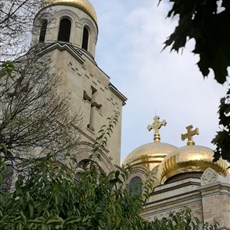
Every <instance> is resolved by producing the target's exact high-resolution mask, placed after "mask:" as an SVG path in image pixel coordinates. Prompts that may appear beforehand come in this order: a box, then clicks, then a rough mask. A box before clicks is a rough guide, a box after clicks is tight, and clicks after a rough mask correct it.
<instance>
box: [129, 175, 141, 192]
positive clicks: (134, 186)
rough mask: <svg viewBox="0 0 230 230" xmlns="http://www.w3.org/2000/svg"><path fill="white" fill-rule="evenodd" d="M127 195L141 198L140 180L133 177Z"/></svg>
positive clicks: (137, 177)
mask: <svg viewBox="0 0 230 230" xmlns="http://www.w3.org/2000/svg"><path fill="white" fill-rule="evenodd" d="M129 193H130V195H131V196H141V194H142V180H141V178H140V177H139V176H135V177H133V178H132V179H131V180H130V182H129Z"/></svg>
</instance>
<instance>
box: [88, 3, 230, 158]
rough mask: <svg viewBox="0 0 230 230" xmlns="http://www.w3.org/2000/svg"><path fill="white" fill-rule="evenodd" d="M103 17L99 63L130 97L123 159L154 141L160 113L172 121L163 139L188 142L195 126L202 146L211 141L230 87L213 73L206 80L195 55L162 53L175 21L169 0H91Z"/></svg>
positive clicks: (125, 113) (100, 19) (179, 143)
mask: <svg viewBox="0 0 230 230" xmlns="http://www.w3.org/2000/svg"><path fill="white" fill-rule="evenodd" d="M91 3H92V4H93V6H94V7H95V9H96V12H97V15H98V26H99V38H98V43H97V50H96V61H97V63H98V65H99V66H100V67H101V68H102V69H103V70H104V71H105V72H106V73H107V74H108V75H109V76H110V78H111V82H112V83H113V84H114V85H115V86H116V87H117V88H118V89H119V90H120V91H121V92H122V93H123V94H124V95H125V96H126V97H127V98H128V101H127V104H126V105H125V106H124V107H123V114H122V120H123V122H122V151H121V152H122V156H121V159H124V157H125V156H126V155H127V154H129V153H130V152H131V151H132V150H134V149H135V148H137V147H138V146H140V145H143V144H146V143H149V142H152V141H153V133H150V132H148V131H147V128H146V127H147V125H148V124H152V121H153V117H154V116H155V115H159V116H160V117H161V119H165V120H166V121H167V122H168V124H167V126H166V127H163V128H162V130H161V141H162V142H166V143H170V144H173V145H176V146H178V147H180V146H183V145H185V144H186V142H182V141H181V139H180V136H181V134H182V133H185V132H186V129H185V127H186V126H187V125H190V124H192V125H193V126H194V128H196V127H198V128H199V129H200V135H199V136H196V137H195V138H194V140H195V142H196V144H197V145H204V146H208V147H211V148H214V147H213V145H212V144H211V143H210V142H211V140H212V138H213V136H214V135H215V132H216V130H218V117H217V109H218V105H219V100H220V98H221V97H223V96H224V95H225V93H226V87H223V86H221V85H219V84H218V83H217V82H216V81H215V80H214V79H213V76H210V77H209V78H208V79H205V80H204V79H203V77H202V76H201V74H200V72H199V70H198V67H197V66H196V63H197V61H198V57H197V56H194V55H193V54H192V53H191V50H192V47H193V44H192V42H191V43H190V44H189V46H188V47H187V48H186V49H184V50H183V53H180V54H177V53H175V52H172V53H170V49H166V50H164V51H163V52H161V50H162V48H163V42H164V40H165V39H166V37H167V36H169V34H170V32H172V31H173V29H174V26H175V25H176V20H174V21H172V20H170V19H166V14H167V8H168V7H169V6H168V5H167V4H168V3H167V2H166V1H163V2H162V3H161V4H160V6H158V7H157V3H158V0H125V1H124V0H109V1H105V0H91Z"/></svg>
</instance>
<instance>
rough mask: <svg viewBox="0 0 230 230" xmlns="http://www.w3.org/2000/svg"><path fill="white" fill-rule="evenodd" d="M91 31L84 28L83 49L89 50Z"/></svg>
mask: <svg viewBox="0 0 230 230" xmlns="http://www.w3.org/2000/svg"><path fill="white" fill-rule="evenodd" d="M88 42H89V31H88V29H87V28H86V27H84V30H83V39H82V49H84V50H88Z"/></svg>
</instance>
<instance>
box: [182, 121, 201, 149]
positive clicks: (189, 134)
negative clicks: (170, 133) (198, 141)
mask: <svg viewBox="0 0 230 230" xmlns="http://www.w3.org/2000/svg"><path fill="white" fill-rule="evenodd" d="M186 129H187V133H185V134H181V140H182V141H184V140H185V139H188V142H187V145H195V142H194V141H193V136H195V135H199V129H198V128H196V129H194V130H192V129H193V126H192V125H189V126H187V127H186Z"/></svg>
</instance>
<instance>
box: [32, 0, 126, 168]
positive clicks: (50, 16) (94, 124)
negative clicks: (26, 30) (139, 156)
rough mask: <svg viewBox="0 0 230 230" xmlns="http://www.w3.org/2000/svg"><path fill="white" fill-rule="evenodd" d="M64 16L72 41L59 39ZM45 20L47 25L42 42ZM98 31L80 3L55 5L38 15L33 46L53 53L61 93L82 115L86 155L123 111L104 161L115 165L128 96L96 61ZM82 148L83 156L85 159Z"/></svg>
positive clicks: (51, 59)
mask: <svg viewBox="0 0 230 230" xmlns="http://www.w3.org/2000/svg"><path fill="white" fill-rule="evenodd" d="M57 2H58V1H57ZM62 19H67V20H68V21H69V24H70V34H69V39H68V41H59V40H58V36H59V34H60V32H62V31H60V30H61V29H60V28H61V27H60V23H61V20H62ZM44 21H46V22H47V26H46V32H45V36H44V39H43V40H42V42H41V41H40V37H41V36H40V35H41V33H42V32H41V31H42V29H41V28H42V23H43V22H44ZM84 28H87V31H88V36H87V49H86V48H83V47H82V46H83V45H82V42H83V39H84ZM65 33H66V32H65ZM97 34H98V27H97V23H96V21H95V19H94V18H92V17H91V16H90V15H89V14H87V13H86V12H84V11H83V10H81V9H80V8H78V7H77V6H76V5H65V4H55V5H51V6H47V7H45V8H43V9H42V10H41V11H40V12H39V13H38V14H37V15H36V17H35V21H34V29H33V37H32V44H31V46H32V47H36V46H37V45H38V46H39V47H40V49H41V51H40V53H39V54H40V55H45V56H49V58H50V67H51V71H52V73H54V74H55V75H57V77H58V79H59V80H60V84H59V85H60V93H63V94H65V95H66V96H67V97H69V98H70V100H71V111H72V112H73V113H79V114H81V115H82V122H81V125H80V126H76V129H77V131H79V132H80V134H81V138H80V143H79V144H80V145H81V146H83V144H84V145H85V158H87V157H88V156H89V152H90V151H88V147H89V146H92V145H93V143H94V142H95V140H96V138H97V136H98V132H99V131H100V129H101V127H102V126H103V125H106V124H107V123H108V121H107V118H109V117H112V116H114V112H115V111H116V112H119V114H120V116H119V121H118V124H117V125H116V126H115V127H114V131H113V134H112V135H111V138H109V139H108V143H107V149H106V151H105V153H103V155H104V157H105V158H106V160H105V161H104V162H107V164H106V165H104V166H105V168H108V167H109V168H111V165H113V164H118V165H119V164H120V146H121V116H122V106H123V105H124V104H125V101H126V98H125V96H124V95H123V94H122V93H120V92H119V91H118V90H117V89H116V88H115V87H114V86H113V85H112V84H111V82H110V78H109V76H108V75H106V73H104V72H103V71H102V70H101V69H100V68H99V67H98V65H97V64H96V62H95V60H94V55H95V48H96V42H97ZM82 149H83V148H81V158H84V157H83V155H84V154H83V153H82V151H83V150H82ZM77 155H79V154H77ZM77 158H78V156H77ZM78 160H79V159H78ZM80 160H82V159H80ZM109 162H110V163H109ZM111 162H112V164H111Z"/></svg>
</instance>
